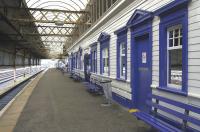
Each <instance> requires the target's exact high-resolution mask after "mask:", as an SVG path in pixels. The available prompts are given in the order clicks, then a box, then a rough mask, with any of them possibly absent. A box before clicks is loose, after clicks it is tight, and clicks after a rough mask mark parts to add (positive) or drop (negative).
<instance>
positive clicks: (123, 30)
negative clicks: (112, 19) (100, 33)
mask: <svg viewBox="0 0 200 132" xmlns="http://www.w3.org/2000/svg"><path fill="white" fill-rule="evenodd" d="M127 31H128V28H127V26H125V27H122V28H120V29H118V30H116V31H114V34H115V35H120V34H126V33H127Z"/></svg>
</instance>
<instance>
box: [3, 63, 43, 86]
mask: <svg viewBox="0 0 200 132" xmlns="http://www.w3.org/2000/svg"><path fill="white" fill-rule="evenodd" d="M41 70H42V68H41V66H32V67H23V68H17V69H8V70H5V69H4V70H2V71H0V88H1V85H3V84H5V83H9V82H15V81H17V80H18V79H20V78H22V77H24V78H26V77H27V76H32V75H35V74H37V73H38V72H40V71H41Z"/></svg>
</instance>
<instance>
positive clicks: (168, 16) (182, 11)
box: [155, 0, 190, 96]
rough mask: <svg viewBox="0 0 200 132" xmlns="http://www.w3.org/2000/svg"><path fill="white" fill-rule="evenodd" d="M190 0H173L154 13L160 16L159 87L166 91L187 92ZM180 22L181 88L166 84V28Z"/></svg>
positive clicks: (185, 93)
mask: <svg viewBox="0 0 200 132" xmlns="http://www.w3.org/2000/svg"><path fill="white" fill-rule="evenodd" d="M189 1H190V0H175V1H174V2H171V3H170V4H168V5H166V6H164V7H163V8H161V9H159V10H157V11H156V12H155V15H157V16H160V18H161V22H160V27H159V32H160V36H159V37H160V39H159V40H160V42H159V43H160V46H159V47H160V49H159V54H160V62H159V66H160V67H159V69H160V71H159V73H160V75H159V76H160V79H159V80H160V81H159V88H158V89H160V90H164V91H167V92H172V93H176V94H180V95H185V96H187V93H188V39H187V38H188V3H189ZM178 24H181V25H182V27H183V45H182V58H183V59H182V64H183V67H182V90H177V89H175V88H170V87H168V86H167V28H169V27H172V26H175V25H178Z"/></svg>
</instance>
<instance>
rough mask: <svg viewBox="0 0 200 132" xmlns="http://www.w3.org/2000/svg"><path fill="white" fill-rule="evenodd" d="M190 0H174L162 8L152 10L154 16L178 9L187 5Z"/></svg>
mask: <svg viewBox="0 0 200 132" xmlns="http://www.w3.org/2000/svg"><path fill="white" fill-rule="evenodd" d="M190 1H191V0H174V1H173V2H171V3H169V4H167V5H165V6H163V7H162V8H160V9H158V10H157V11H155V12H154V14H155V15H156V16H162V15H166V14H170V13H172V12H175V11H177V10H179V9H180V8H185V7H187V6H188V4H189V2H190Z"/></svg>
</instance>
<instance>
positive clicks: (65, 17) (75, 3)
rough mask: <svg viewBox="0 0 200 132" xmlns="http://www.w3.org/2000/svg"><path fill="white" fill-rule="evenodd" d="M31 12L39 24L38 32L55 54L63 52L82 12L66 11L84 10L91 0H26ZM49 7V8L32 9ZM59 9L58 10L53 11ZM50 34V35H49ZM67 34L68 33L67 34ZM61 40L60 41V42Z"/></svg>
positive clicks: (36, 23)
mask: <svg viewBox="0 0 200 132" xmlns="http://www.w3.org/2000/svg"><path fill="white" fill-rule="evenodd" d="M25 1H26V4H27V7H28V8H30V13H31V14H32V15H33V17H34V19H35V25H36V26H38V33H39V34H43V35H45V36H41V40H42V41H43V44H44V45H45V47H47V48H48V49H49V51H50V54H52V55H53V56H55V55H56V54H61V53H62V52H63V46H64V43H63V42H65V41H66V40H70V38H69V36H70V35H71V34H72V32H73V29H74V27H75V22H76V21H77V20H78V19H79V18H80V16H81V14H80V13H69V12H65V11H84V10H85V8H86V5H87V4H88V2H89V0H25ZM31 9H47V10H37V11H35V10H31ZM51 10H57V11H51ZM48 35H49V36H48ZM65 35H68V37H67V36H65ZM58 42H60V43H58Z"/></svg>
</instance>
